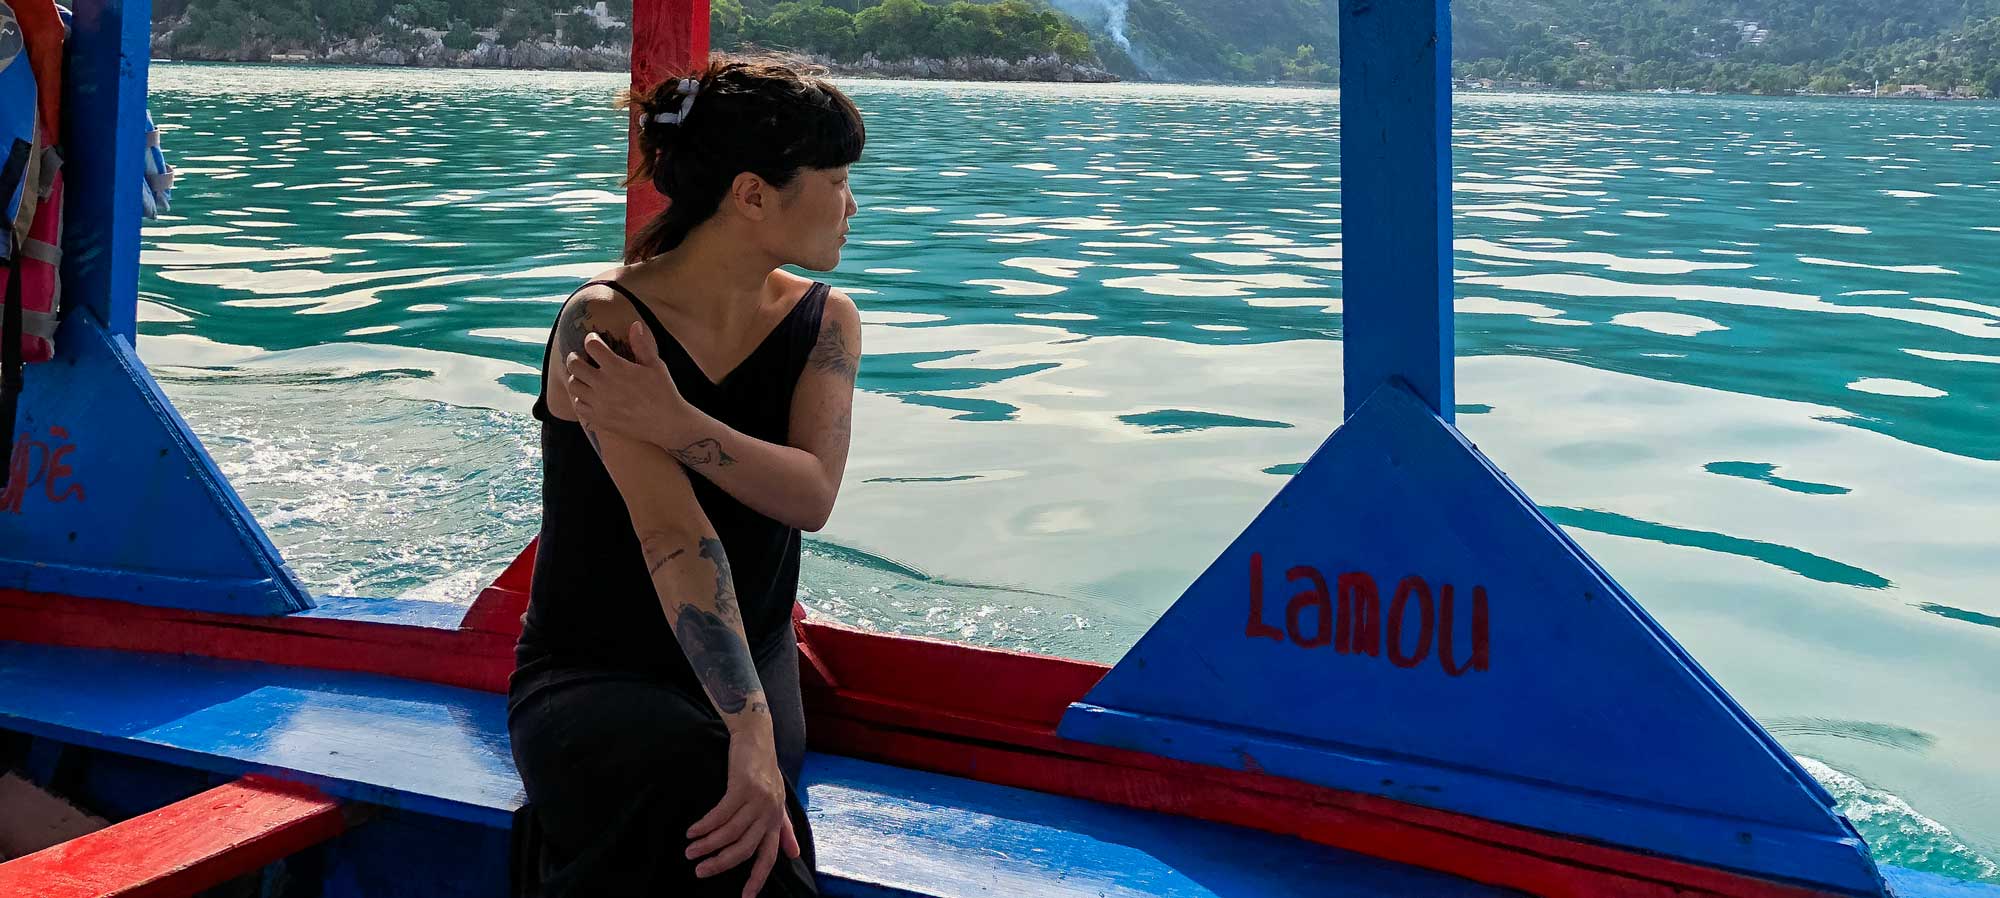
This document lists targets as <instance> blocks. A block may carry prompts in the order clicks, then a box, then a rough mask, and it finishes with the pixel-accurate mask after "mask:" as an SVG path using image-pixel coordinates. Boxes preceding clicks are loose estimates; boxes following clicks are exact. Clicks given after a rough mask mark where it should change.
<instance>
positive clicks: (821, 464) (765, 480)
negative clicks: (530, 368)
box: [565, 291, 861, 531]
mask: <svg viewBox="0 0 2000 898" xmlns="http://www.w3.org/2000/svg"><path fill="white" fill-rule="evenodd" d="M823 314H824V317H823V318H822V319H821V321H820V331H819V342H818V343H816V344H815V345H814V346H813V348H812V353H811V355H810V356H809V357H808V358H807V360H806V366H805V370H804V371H803V372H801V373H800V374H799V383H798V387H797V389H795V390H794V391H793V393H792V408H791V430H790V432H791V439H790V444H789V445H779V444H777V443H771V442H767V441H765V440H760V439H757V438H755V437H751V436H747V435H745V434H743V433H740V432H738V431H737V430H735V429H734V428H731V427H730V426H729V425H727V424H724V423H722V422H721V421H718V420H716V419H715V418H714V417H712V416H710V415H708V414H707V413H705V412H703V411H701V410H700V409H697V408H695V407H694V406H692V405H690V404H689V403H688V402H687V401H686V400H685V399H683V398H681V395H680V393H679V392H678V391H677V390H675V389H674V385H673V376H672V375H670V374H668V373H667V368H666V364H665V363H664V362H662V361H660V356H659V347H658V345H657V344H656V343H655V342H654V340H653V335H652V333H651V332H650V331H648V330H646V328H645V326H644V325H643V324H641V325H638V326H636V327H634V328H633V330H632V333H631V338H632V340H631V342H632V349H633V354H634V356H635V358H636V361H632V362H628V361H626V360H625V359H624V358H622V357H620V356H619V355H618V354H617V353H615V352H612V351H611V349H610V347H609V346H606V345H605V344H604V342H603V341H602V340H601V339H598V338H595V337H593V338H591V339H589V340H586V341H585V343H584V348H585V351H586V352H587V353H588V355H589V359H587V360H586V359H583V358H579V357H577V356H574V355H572V356H571V357H570V358H568V359H566V360H565V361H566V363H567V364H568V367H569V371H570V374H571V375H573V376H575V377H576V381H575V382H574V383H573V384H572V385H571V388H570V389H571V391H572V394H573V398H574V399H575V400H576V402H577V403H578V404H579V405H583V406H585V407H587V408H588V409H589V410H590V412H589V413H590V415H591V416H592V420H593V421H594V422H595V424H596V426H597V427H598V428H599V429H602V430H609V431H612V432H615V433H620V434H624V435H626V436H629V437H633V438H636V439H642V440H645V441H647V442H649V443H653V444H654V445H657V446H659V447H660V448H662V449H665V450H666V451H667V452H668V453H669V454H671V455H673V456H674V457H675V458H677V459H679V460H680V462H681V464H682V465H684V466H686V467H687V469H688V470H689V471H693V472H695V473H697V474H700V475H701V476H703V477H706V478H708V479H709V480H710V481H711V482H713V483H714V484H715V485H716V486H719V487H722V489H723V490H724V491H726V492H728V493H729V494H730V495H731V496H734V497H736V500H737V501H739V502H742V503H743V504H744V505H747V506H750V507H751V508H753V509H756V510H757V512H758V513H760V514H763V515H765V516H766V517H769V518H771V519H772V520H775V521H778V522H780V523H783V524H785V525H787V526H791V527H797V528H798V529H800V530H808V531H813V530H818V529H820V528H821V527H824V526H826V519H827V517H828V516H830V515H831V514H832V513H833V500H834V498H835V497H836V496H838V495H839V494H840V481H841V477H842V475H843V474H844V473H845V472H846V470H847V449H848V439H849V437H850V436H851V434H852V433H853V429H854V428H853V408H854V377H855V372H856V371H857V369H858V368H859V366H860V361H861V313H860V311H859V310H857V309H856V308H855V306H854V301H853V300H852V299H849V298H847V296H846V295H845V294H842V293H840V292H839V291H833V292H831V293H829V294H828V295H827V301H826V309H825V312H824V313H823ZM593 363H595V364H593Z"/></svg>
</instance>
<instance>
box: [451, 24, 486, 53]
mask: <svg viewBox="0 0 2000 898" xmlns="http://www.w3.org/2000/svg"><path fill="white" fill-rule="evenodd" d="M444 45H445V47H446V49H450V50H461V51H463V50H472V49H477V48H478V46H479V35H477V34H474V33H473V32H472V23H470V22H467V21H466V20H464V19H459V20H458V21H456V22H453V23H451V30H450V31H448V32H446V33H445V36H444Z"/></svg>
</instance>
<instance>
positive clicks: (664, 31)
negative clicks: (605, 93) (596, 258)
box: [625, 0, 708, 240]
mask: <svg viewBox="0 0 2000 898" xmlns="http://www.w3.org/2000/svg"><path fill="white" fill-rule="evenodd" d="M707 60H708V0H636V2H634V3H633V4H632V89H633V90H635V91H637V90H645V89H646V88H649V87H652V86H653V85H655V84H658V83H659V82H660V81H661V80H662V79H665V78H672V77H679V76H681V75H684V74H685V73H687V72H689V71H691V70H692V69H694V68H695V67H696V66H699V65H701V64H702V63H704V62H706V61H707ZM628 145H629V147H630V149H629V150H628V151H627V165H628V166H636V165H637V164H638V161H639V135H638V118H637V116H634V117H633V119H632V123H631V130H630V132H629V142H628ZM627 170H628V171H629V170H631V169H630V168H628V169H627ZM666 205H667V201H666V198H665V197H662V196H660V194H659V191H656V190H654V189H653V185H651V184H644V183H641V184H634V185H632V186H631V187H630V188H628V189H627V190H626V192H625V239H626V240H631V239H632V235H634V234H636V233H638V232H639V228H640V227H642V226H644V225H645V223H646V222H648V221H651V220H652V218H653V216H655V215H657V214H659V212H660V210H661V209H664V208H666Z"/></svg>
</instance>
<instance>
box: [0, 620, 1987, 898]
mask: <svg viewBox="0 0 2000 898" xmlns="http://www.w3.org/2000/svg"><path fill="white" fill-rule="evenodd" d="M505 701H506V700H505V697H504V696H501V695H498V694H494V693H485V692H474V691H470V690H464V689H454V688H450V687H442V686H433V685H428V684H422V683H413V682H409V681H404V680H397V679H393V678H387V677H379V676H371V675H364V674H343V673H335V672H327V671H314V670H303V669H298V668H287V667H277V666H271V665H261V664H250V663H243V662H224V661H213V660H208V659H200V658H186V657H178V656H165V655H145V654H139V653H125V652H107V651H100V650H90V649H65V648H52V647H46V646H32V645H24V644H20V643H8V642H0V730H13V731H20V732H28V733H34V734H37V735H42V736H47V737H49V738H53V739H61V740H64V741H67V742H70V743H72V744H76V745H83V746H88V747H90V748H94V749H101V750H102V751H105V752H111V753H115V754H121V755H128V756H133V758H134V759H133V760H126V759H120V758H116V757H113V758H104V757H102V756H93V757H92V758H91V763H90V764H89V765H88V766H89V769H88V770H87V771H86V773H85V779H86V780H87V781H89V782H90V783H93V784H95V785H93V786H92V787H91V788H92V790H93V791H102V790H103V789H105V788H114V787H116V788H121V789H122V790H123V791H126V792H129V793H131V794H132V795H133V796H135V797H136V800H138V801H139V804H137V805H134V806H133V807H129V808H124V809H123V810H124V812H135V811H137V810H141V809H143V808H144V807H150V806H157V805H159V804H165V803H167V802H169V801H171V800H174V799H175V798H177V797H185V795H188V794H193V793H194V792H197V791H200V790H201V789H202V788H203V787H204V786H205V785H206V784H209V783H212V782H213V780H206V781H205V780H203V779H201V778H200V777H195V778H190V777H189V776H188V775H187V772H188V769H192V770H197V771H209V772H211V773H213V774H215V775H218V776H222V777H229V778H233V777H235V776H238V775H241V774H244V773H248V772H266V773H278V774H281V775H284V776H287V777H289V778H293V779H299V780H303V781H306V782H311V783H314V784H315V785H318V786H319V787H320V788H322V789H324V790H326V791H327V792H328V793H330V794H333V795H337V796H341V797H344V798H349V799H354V800H359V801H367V802H371V803H375V804H380V805H384V806H386V807H388V808H390V809H391V812H390V813H389V814H388V815H387V816H384V817H381V818H378V819H376V820H375V821H373V822H371V823H369V824H368V825H366V826H363V827H361V828H359V829H356V830H354V831H352V832H350V833H348V834H347V835H345V836H343V837H342V838H341V840H340V841H337V842H335V843H330V846H331V847H330V848H329V849H328V852H329V853H327V854H326V855H324V856H319V857H318V858H317V859H316V860H313V859H306V860H301V861H300V863H301V870H322V869H323V870H325V871H326V873H325V880H326V886H325V887H326V891H325V894H326V895H328V896H336V895H339V896H349V895H355V896H359V895H368V896H380V895H401V894H411V895H437V896H457V895H468V896H470V895H480V894H495V895H497V894H499V892H497V891H488V889H489V888H491V887H492V886H491V884H492V883H494V882H498V881H499V880H497V879H495V876H496V875H497V874H498V873H499V872H501V871H502V870H503V869H504V863H503V860H504V857H505V847H506V844H505V841H504V839H502V838H500V837H501V836H504V834H505V833H506V832H507V828H508V826H509V825H510V823H511V820H512V814H513V812H514V811H515V810H516V809H517V808H519V807H520V804H521V801H522V800H523V796H522V793H521V789H520V782H519V780H518V778H517V777H516V776H515V774H514V770H513V765H512V759H511V755H510V753H509V751H508V748H507V730H506V711H505ZM154 762H161V763H154ZM162 763H164V764H170V765H180V766H179V768H171V767H163V766H161V764H162ZM148 778H150V779H153V780H157V782H156V783H154V784H151V785H148V784H146V783H145V782H144V780H147V779H148ZM118 784H124V785H123V786H119V785H118ZM805 787H806V791H807V795H808V805H809V808H810V809H809V812H808V813H810V814H811V815H812V820H813V827H814V832H815V834H816V836H817V837H818V839H819V848H820V856H821V872H822V885H823V887H824V889H825V891H826V894H828V895H830V896H891V895H893V896H904V895H923V896H938V898H959V896H974V895H977V896H1011V895H1036V896H1053V898H1063V896H1071V895H1091V896H1100V898H1105V896H1110V898H1124V896H1135V895H1150V896H1172V898H1208V896H1214V898H1238V896H1243V898H1249V896H1280V898H1282V896H1292V895H1300V896H1303V895H1366V896H1373V895H1384V896H1386V895H1426V896H1433V895H1434V896H1458V895H1463V896H1487V895H1497V894H1507V893H1504V892H1501V891H1496V890H1493V889H1489V888H1486V887H1482V886H1478V885H1475V884H1470V883H1466V882H1463V881H1461V880H1458V879H1455V878H1452V877H1447V876H1443V875H1440V874H1433V873H1429V872H1424V871H1418V870H1412V869H1408V868H1405V867H1402V866H1400V865H1396V864H1390V863H1386V862H1382V861H1377V860H1373V859H1368V858H1363V857H1359V856H1356V855H1352V854H1348V853H1346V852H1341V851H1338V850H1335V849H1329V848H1324V847H1322V846H1316V845H1311V844H1308V843H1305V842H1302V841H1299V840H1296V839H1291V838H1288V837H1283V836H1274V835H1270V834H1267V833H1257V832H1253V831H1249V830H1244V829H1240V828H1237V827H1231V826H1225V825H1221V824H1211V823H1205V822H1202V821H1197V820H1190V819H1186V818H1180V817H1172V816H1167V815H1162V814H1152V813H1146V812H1142V811H1134V810H1130V809H1125V808H1116V807H1111V806H1107V805H1100V804H1096V803H1093V802H1087V801H1082V800H1079V799H1073V798H1065V797H1061V796H1054V795H1045V794H1041V793H1037V792H1030V791H1026V790H1022V789H1013V788H1008V787H1004V786H994V785H990V784H985V783H978V782H973V781H970V780H963V779H958V778H955V777H948V776H942V775H938V774H931V773H923V772H920V771H912V770H904V769H899V768H894V767H888V766H885V765H880V764H873V763H868V762H864V761H857V760H854V759H849V758H840V757H834V756H829V755H820V754H814V755H811V756H810V757H809V758H808V759H807V762H806V776H805ZM114 803H115V802H114ZM127 804H130V802H127ZM426 817H431V818H436V819H429V820H426V819H424V818H426ZM476 830H477V831H476ZM482 831H483V834H482ZM399 866H400V868H401V869H402V870H403V871H404V873H405V874H406V876H407V884H408V885H407V888H406V889H404V891H396V889H397V888H403V887H400V886H394V885H393V883H394V881H395V879H396V876H395V873H396V871H397V870H398V869H399ZM1888 872H1889V873H1890V874H1891V879H1892V880H1893V881H1895V882H1897V883H1898V886H1899V888H1902V889H1904V892H1903V894H1904V895H1905V898H2000V887H1995V886H1977V887H1966V886H1963V884H1959V883H1957V882H1956V881H1954V880H1946V879H1941V878H1936V877H1928V876H1925V875H1923V874H1911V873H1908V872H1907V871H1893V870H1892V871H1888ZM440 883H442V884H443V885H439V884H440ZM1904 883H1909V884H1911V885H1909V886H1907V887H1905V886H1904ZM427 884H428V885H427ZM426 887H428V888H430V889H431V891H428V892H426V891H424V889H425V888H426ZM1919 888H1921V889H1930V890H1931V891H1912V890H1911V889H1919ZM1966 888H1972V889H1973V890H1972V891H1966ZM385 890H386V891H385Z"/></svg>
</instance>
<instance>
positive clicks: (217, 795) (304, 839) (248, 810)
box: [0, 776, 347, 898]
mask: <svg viewBox="0 0 2000 898" xmlns="http://www.w3.org/2000/svg"><path fill="white" fill-rule="evenodd" d="M346 828H347V819H346V817H345V816H344V814H343V813H342V810H341V805H340V803H339V802H337V801H335V800H333V799H331V798H328V797H327V796H326V795H324V794H322V793H321V792H320V791H319V790H317V789H314V788H312V787H310V786H303V785H299V784H296V783H287V782H282V781H279V780H274V779H271V778H268V777H263V776H249V777H244V778H243V779H240V780H237V781H235V782H233V783H229V784H227V785H224V786H219V787H217V788H214V789H210V790H208V791H207V792H203V793H201V794H200V795H196V796H194V797H193V798H189V799H187V800H186V801H180V802H175V803H174V804H170V805H167V806H166V807H163V808H160V809H159V810H157V811H154V812H152V813H150V814H144V815H141V816H138V817H134V818H132V819H130V820H127V821H124V822H123V823H117V824H114V825H112V826H109V827H106V828H105V829H101V830H98V831H97V832H94V833H90V834H89V835H85V836H79V837H77V838H75V839H71V840H69V841H67V842H64V843H62V844H60V845H54V846H51V847H49V848H46V849H43V850H41V851H38V852H35V853H34V854H30V855H27V856H26V857H21V858H16V859H14V860H11V861H8V862H6V863H4V864H0V895H21V896H29V895H32V896H35V898H114V896H115V898H184V896H188V895H193V894H195V893H197V892H199V891H202V890H204V889H208V888H211V887H214V886H216V885H219V884H221V883H223V882H226V881H228V880H230V879H233V878H235V877H238V876H242V875H243V874H246V873H250V872H253V871H255V870H257V869H259V868H261V867H263V866H265V865H266V864H269V863H271V862H273V861H276V860H279V859H281V858H284V857H288V856H290V855H292V854H294V853H297V852H299V851H303V850H305V849H307V848H310V847H312V846H314V845H317V844H319V843H321V842H324V841H326V840H328V839H331V838H333V837H334V836H337V835H339V834H340V833H341V832H342V831H344V830H346Z"/></svg>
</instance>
